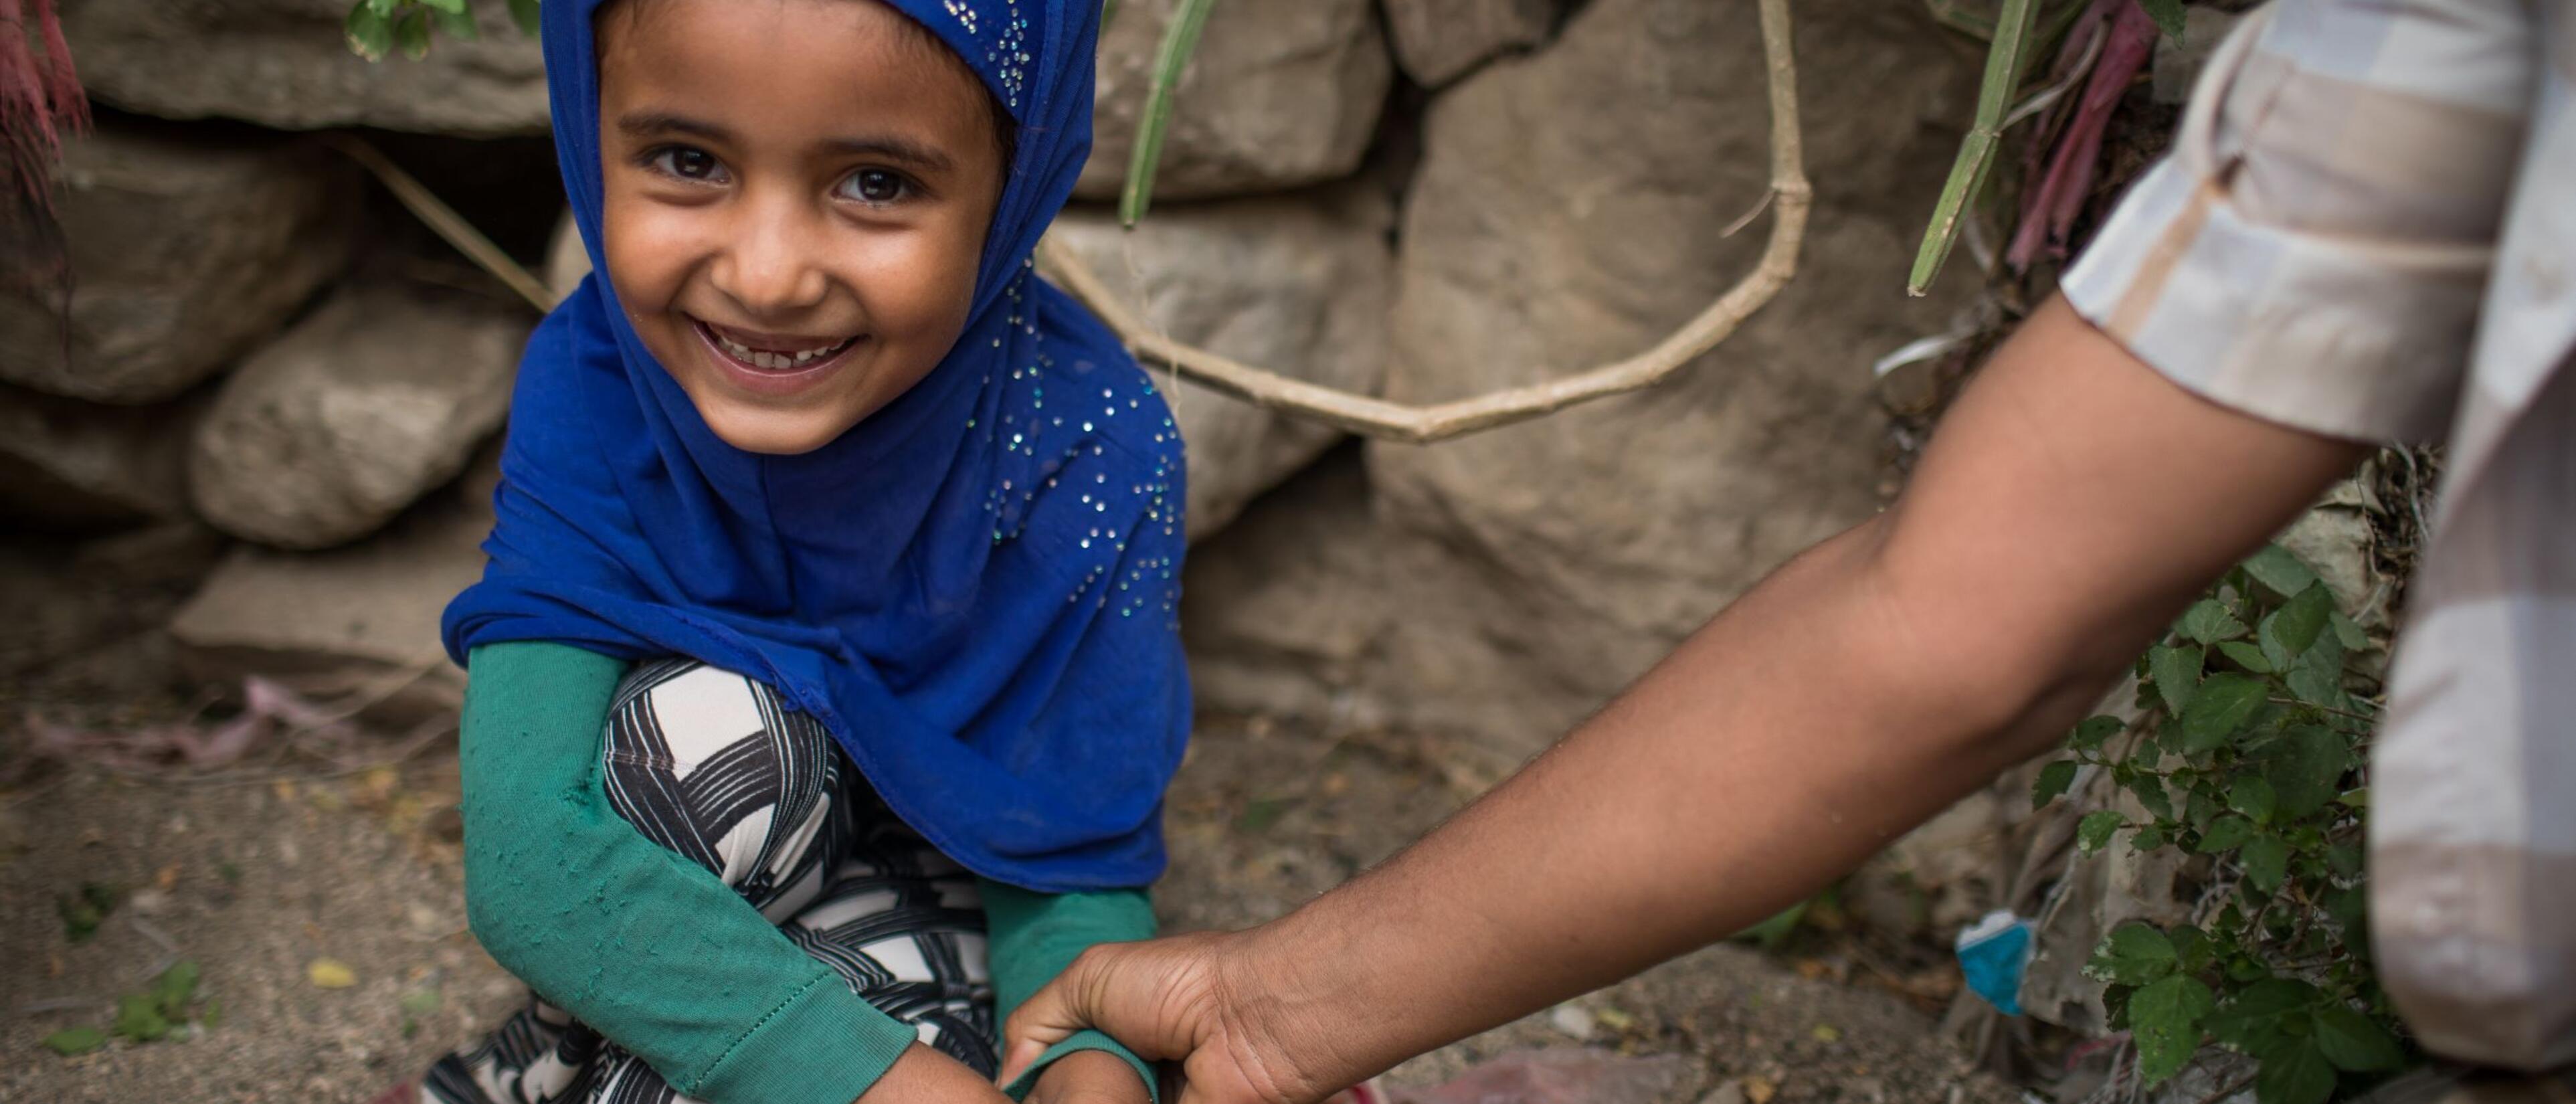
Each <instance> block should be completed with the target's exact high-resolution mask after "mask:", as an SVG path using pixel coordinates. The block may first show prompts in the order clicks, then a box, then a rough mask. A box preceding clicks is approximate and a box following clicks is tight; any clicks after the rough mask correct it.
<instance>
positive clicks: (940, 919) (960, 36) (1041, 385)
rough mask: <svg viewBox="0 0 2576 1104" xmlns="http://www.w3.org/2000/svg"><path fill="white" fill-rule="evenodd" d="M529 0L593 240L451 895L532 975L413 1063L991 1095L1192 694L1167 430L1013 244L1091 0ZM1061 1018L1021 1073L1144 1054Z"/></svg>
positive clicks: (471, 752) (1073, 71)
mask: <svg viewBox="0 0 2576 1104" xmlns="http://www.w3.org/2000/svg"><path fill="white" fill-rule="evenodd" d="M543 11H544V25H545V29H544V42H545V51H546V70H547V79H548V81H549V84H550V87H551V91H552V94H553V101H554V117H555V118H554V121H555V141H556V147H557V151H558V153H559V155H560V157H561V161H562V169H563V177H564V185H565V189H566V191H567V192H568V193H569V194H570V196H571V199H572V205H573V210H574V213H575V215H576V217H577V219H578V221H579V223H580V226H581V231H582V238H583V241H584V242H585V243H586V244H587V246H588V248H589V250H590V256H591V261H592V263H593V267H594V273H595V274H594V275H593V276H592V277H591V278H590V279H589V280H588V281H587V282H586V283H584V284H583V285H582V287H581V288H580V289H579V290H578V291H576V292H575V293H574V294H573V295H572V296H571V297H570V298H569V299H567V300H565V302H564V303H563V305H562V306H561V307H559V308H557V309H556V310H555V312H554V313H553V314H552V315H550V316H548V317H547V319H546V321H545V324H544V325H543V326H541V327H539V329H538V330H537V332H536V334H535V336H534V337H533V338H532V339H531V342H530V345H529V350H528V354H527V358H526V361H525V363H524V365H523V366H522V367H521V369H520V377H519V386H518V393H517V397H516V399H515V406H514V407H513V410H512V415H511V426H510V434H509V444H508V448H507V451H506V452H505V454H504V456H503V460H502V483H501V488H500V490H499V492H498V493H497V495H496V496H495V504H496V506H497V509H498V513H499V521H498V524H497V526H496V527H495V529H494V530H493V533H492V537H491V539H490V540H489V541H488V542H487V543H486V545H485V549H486V551H487V552H488V553H489V554H490V557H491V563H490V566H489V568H488V569H487V571H486V572H485V575H484V579H483V581H482V582H480V583H478V584H477V585H475V586H474V587H473V588H471V589H469V590H467V591H466V592H465V593H464V594H463V595H461V596H459V597H458V598H457V599H456V601H455V603H454V604H453V605H452V606H450V607H449V609H448V612H447V620H446V641H447V647H448V649H449V651H450V653H451V654H453V655H454V656H456V657H457V658H458V659H460V660H461V661H463V662H465V663H466V664H467V665H468V667H469V669H470V671H471V675H472V678H471V686H470V689H469V690H468V693H467V700H466V711H465V720H464V736H463V745H464V747H463V770H464V793H465V798H464V810H465V826H466V887H465V888H466V903H467V906H468V914H469V916H470V917H471V919H472V921H473V925H474V930H475V933H476V934H477V936H479V937H480V938H481V939H482V941H483V943H484V945H485V946H486V947H487V948H488V949H489V950H490V951H491V953H492V955H493V957H494V958H496V959H497V960H499V961H500V962H501V963H502V965H504V966H506V967H508V968H509V969H510V970H511V971H512V972H513V973H516V974H517V975H518V976H519V977H520V978H522V979H523V980H525V981H527V982H528V984H529V985H530V987H531V988H532V989H533V990H534V992H535V999H534V1001H532V1003H531V1006H530V1007H529V1008H528V1009H527V1010H526V1011H524V1012H522V1013H520V1014H519V1015H518V1016H516V1017H515V1018H513V1019H512V1020H511V1021H510V1022H509V1023H508V1024H507V1025H505V1026H504V1027H503V1028H502V1029H501V1030H500V1031H498V1032H497V1033H495V1034H494V1035H493V1036H492V1037H491V1038H490V1039H489V1040H488V1041H487V1042H485V1043H484V1044H483V1045H481V1046H480V1047H477V1048H474V1049H471V1050H468V1051H464V1052H460V1053H458V1054H455V1055H451V1056H450V1057H448V1058H446V1059H444V1060H442V1061H441V1062H439V1063H438V1065H437V1066H436V1067H435V1068H433V1069H432V1070H431V1072H430V1073H429V1075H428V1077H427V1078H426V1079H425V1081H424V1083H423V1084H422V1086H421V1092H420V1095H421V1098H422V1099H423V1100H425V1101H438V1102H446V1104H496V1102H502V1101H517V1102H535V1101H556V1100H587V1101H617V1102H621V1104H623V1102H639V1101H640V1102H658V1101H668V1100H672V1099H675V1098H677V1097H678V1096H679V1095H681V1094H686V1095H688V1096H691V1097H697V1098H702V1099H706V1100H710V1101H714V1102H716V1104H734V1102H741V1104H782V1102H785V1104H806V1102H811V1104H850V1102H851V1101H854V1100H861V1099H865V1100H868V1101H887V1102H894V1101H901V1102H903V1104H915V1102H919V1104H937V1102H940V1101H960V1102H962V1101H967V1100H978V1101H981V1100H998V1097H999V1093H998V1092H997V1090H995V1089H994V1088H993V1087H992V1085H991V1082H990V1081H989V1078H990V1077H991V1076H992V1075H993V1073H994V1069H995V1065H996V1062H995V1038H994V1035H995V1025H996V1023H997V1022H998V1021H999V1018H1000V1016H1002V1015H1005V1014H1007V1011H1008V1009H1009V1008H1010V1006H1011V1005H1013V1004H1014V1003H1016V1002H1017V1001H1018V1000H1019V999H1020V998H1021V997H1024V996H1026V995H1027V994H1028V993H1030V992H1032V991H1033V990H1035V989H1036V988H1037V987H1038V986H1040V985H1042V984H1043V983H1045V982H1046V981H1047V980H1049V979H1051V978H1052V977H1053V976H1054V975H1055V974H1056V973H1057V972H1059V971H1060V970H1061V969H1062V968H1063V967H1064V965H1065V964H1066V963H1068V962H1069V961H1070V960H1071V958H1072V957H1073V955H1074V954H1076V953H1077V952H1079V951H1080V950H1081V949H1082V948H1083V947H1085V946H1088V945H1090V944H1092V943H1095V942H1101V941H1107V940H1121V939H1134V938H1141V937H1143V936H1146V935H1149V934H1151V930H1152V916H1151V912H1150V909H1149V908H1148V907H1147V905H1146V902H1145V899H1144V896H1143V894H1142V893H1141V892H1140V890H1139V887H1142V886H1144V885H1146V884H1147V883H1149V882H1151V881H1152V880H1153V879H1154V878H1155V877H1156V876H1157V875H1158V874H1159V873H1160V871H1161V869H1162V865H1163V846H1162V839H1161V834H1160V823H1159V817H1160V810H1161V800H1162V793H1163V789H1164V785H1165V783H1166V782H1167V781H1168V780H1169V779H1170V776H1171V773H1172V771H1173V769H1174V768H1175V767H1176V766H1177V765H1178V763H1179V760H1180V752H1181V745H1182V741H1183V739H1184V737H1185V735H1186V733H1187V729H1188V724H1189V691H1188V684H1187V679H1186V676H1185V674H1184V672H1183V668H1182V662H1181V653H1180V648H1179V642H1178V638H1177V622H1176V619H1175V613H1174V608H1173V603H1174V601H1175V588H1176V586H1177V583H1176V579H1177V578H1178V573H1179V566H1180V558H1181V549H1182V538H1181V522H1180V518H1179V509H1180V504H1181V501H1182V476H1181V462H1180V455H1181V450H1180V440H1179V438H1178V436H1177V434H1176V433H1175V431H1174V429H1173V426H1172V421H1171V419H1170V417H1169V415H1168V413H1167V411H1166V410H1165V408H1164V406H1163V403H1162V400H1161V399H1160V398H1159V397H1158V396H1157V395H1156V394H1155V392H1154V389H1153V388H1152V387H1151V386H1150V385H1149V384H1148V382H1147V380H1146V377H1145V376H1144V375H1143V373H1142V372H1141V371H1140V370H1139V369H1138V368H1137V366H1136V365H1135V363H1134V362H1133V361H1132V360H1131V359H1130V358H1129V357H1128V356H1127V355H1126V354H1125V353H1124V352H1123V351H1121V349H1120V348H1119V347H1118V345H1117V343H1116V342H1115V341H1114V340H1113V339H1112V338H1111V336H1110V335H1109V334H1108V333H1107V332H1106V331H1105V330H1104V328H1103V327H1101V326H1100V324H1099V323H1098V322H1097V321H1096V320H1094V319H1092V318H1091V317H1090V316H1088V315H1087V314H1086V313H1084V312H1083V311H1082V310H1081V308H1079V307H1078V306H1076V305H1075V304H1074V303H1073V302H1072V301H1071V300H1070V299H1068V298H1067V297H1065V296H1064V295H1063V294H1062V293H1060V292H1058V291H1056V290H1055V289H1054V288H1051V287H1049V286H1047V285H1046V284H1045V283H1043V282H1041V281H1039V280H1038V279H1036V278H1035V277H1034V276H1033V275H1032V274H1031V273H1030V272H1029V262H1028V258H1029V255H1030V251H1031V249H1032V248H1033V247H1034V245H1035V244H1036V241H1037V238H1038V236H1039V234H1040V233H1041V232H1042V231H1043V230H1044V229H1045V228H1046V225H1047V222H1048V221H1049V220H1050V219H1051V218H1052V217H1053V216H1054V215H1055V213H1056V211H1057V209H1058V208H1059V207H1060V206H1062V204H1063V203H1064V200H1065V197H1066V196H1067V195H1068V194H1069V193H1070V192H1071V190H1072V188H1073V181H1074V177H1075V174H1076V173H1077V172H1078V171H1079V170H1080V168H1081V166H1082V162H1083V158H1084V156H1085V154H1086V152H1087V151H1088V149H1089V145H1090V133H1091V99H1092V79H1091V73H1092V51H1093V46H1094V39H1095V37H1096V36H1097V33H1098V25H1097V24H1098V19H1099V13H1100V4H1099V0H763V2H760V3H747V2H744V0H547V3H546V4H545V5H544V9H543ZM988 931H989V938H988V936H987V932H988ZM997 1005H998V1007H997ZM1050 1057H1052V1058H1058V1059H1060V1060H1056V1061H1051V1062H1048V1063H1044V1064H1042V1065H1041V1066H1039V1067H1038V1068H1037V1069H1036V1070H1035V1071H1034V1072H1033V1075H1032V1076H1030V1077H1025V1078H1023V1079H1022V1083H1021V1084H1019V1085H1016V1086H1014V1087H1013V1095H1014V1096H1018V1095H1021V1094H1025V1093H1030V1092H1034V1093H1035V1095H1036V1096H1037V1097H1038V1098H1040V1099H1047V1100H1056V1101H1071V1100H1076V1099H1080V1100H1084V1101H1091V1102H1097V1104H1142V1102H1144V1101H1146V1100H1147V1099H1148V1098H1149V1093H1150V1086H1149V1084H1148V1079H1147V1078H1146V1077H1144V1076H1143V1074H1144V1072H1145V1068H1144V1067H1143V1066H1142V1065H1141V1064H1138V1063H1137V1062H1136V1061H1135V1059H1134V1058H1133V1056H1132V1055H1128V1054H1126V1053H1125V1052H1124V1051H1122V1050H1119V1049H1118V1048H1117V1047H1116V1045H1115V1044H1114V1043H1112V1042H1110V1041H1109V1040H1107V1039H1105V1038H1103V1037H1100V1036H1097V1035H1094V1036H1089V1037H1087V1038H1086V1039H1084V1040H1082V1041H1081V1044H1080V1045H1079V1046H1074V1047H1069V1048H1068V1047H1059V1048H1058V1053H1054V1054H1051V1055H1050Z"/></svg>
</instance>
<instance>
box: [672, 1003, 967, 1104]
mask: <svg viewBox="0 0 2576 1104" xmlns="http://www.w3.org/2000/svg"><path fill="white" fill-rule="evenodd" d="M848 996H849V988H848V986H846V985H845V984H843V983H842V981H841V977H840V975H838V974H835V973H829V972H826V973H825V974H824V975H823V976H821V977H818V978H815V979H814V981H813V983H812V984H809V985H807V986H806V987H805V988H804V989H802V990H800V991H798V992H797V994H796V995H795V996H793V997H790V998H789V999H788V1001H787V1003H785V1004H782V1005H779V1006H778V1009H777V1010H776V1011H774V1012H771V1013H770V1014H769V1015H768V1016H767V1017H766V1018H764V1019H762V1020H761V1021H760V1022H759V1023H758V1024H755V1025H753V1027H752V1029H751V1030H750V1031H749V1032H747V1033H745V1034H744V1035H743V1037H742V1038H741V1039H740V1040H738V1041H736V1042H735V1043H734V1045H733V1049H731V1050H729V1051H726V1052H725V1055H724V1056H723V1057H721V1058H718V1059H716V1063H715V1065H714V1066H712V1067H710V1068H709V1069H708V1070H707V1073H706V1076H705V1077H703V1078H701V1079H700V1080H699V1082H698V1084H697V1085H696V1086H694V1087H692V1088H691V1089H690V1090H689V1095H691V1096H694V1097H698V1098H700V1099H703V1100H757V1101H761V1102H763V1104H850V1102H851V1101H854V1100H857V1099H858V1098H859V1096H860V1094H862V1093H865V1092H867V1091H868V1088H869V1087H870V1086H872V1085H875V1084H876V1083H877V1079H878V1078H880V1077H883V1076H885V1073H886V1071H887V1070H889V1069H892V1068H894V1063H895V1059H897V1058H901V1057H903V1052H904V1049H905V1048H907V1047H910V1046H911V1045H912V1044H913V1043H914V1042H915V1041H916V1040H917V1039H918V1038H919V1035H918V1034H917V1033H916V1032H915V1031H914V1030H913V1029H912V1027H910V1026H909V1025H907V1024H905V1023H903V1022H902V1021H900V1020H897V1019H895V1018H894V1017H892V1016H888V1015H886V1014H885V1013H883V1012H879V1011H877V1010H876V1008H875V1007H873V1006H871V1005H869V1004H866V1003H864V1002H859V1001H851V1000H847V999H844V998H847V997H848ZM826 1055H828V1056H829V1058H828V1059H826V1060H819V1061H818V1060H817V1059H818V1058H819V1057H821V1056H826Z"/></svg>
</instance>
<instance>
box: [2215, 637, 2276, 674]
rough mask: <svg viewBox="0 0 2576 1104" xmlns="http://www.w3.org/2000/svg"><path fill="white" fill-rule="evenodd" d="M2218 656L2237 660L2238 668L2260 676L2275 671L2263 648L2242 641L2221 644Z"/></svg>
mask: <svg viewBox="0 0 2576 1104" xmlns="http://www.w3.org/2000/svg"><path fill="white" fill-rule="evenodd" d="M2218 654H2220V655H2223V656H2226V657H2227V658H2229V659H2232V660H2235V661H2236V665H2237V666H2239V667H2242V668H2245V669H2246V670H2248V671H2252V672H2254V673H2255V674H2258V675H2268V674H2271V673H2272V670H2273V668H2272V661H2271V660H2270V659H2269V658H2267V657H2265V656H2264V654H2263V649H2262V648H2260V647H2257V646H2255V645H2252V644H2248V643H2246V642H2244V641H2242V640H2229V641H2223V642H2221V643H2220V644H2219V645H2218Z"/></svg>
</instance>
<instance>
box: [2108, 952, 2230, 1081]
mask: <svg viewBox="0 0 2576 1104" xmlns="http://www.w3.org/2000/svg"><path fill="white" fill-rule="evenodd" d="M2217 1006H2218V1001H2217V998H2215V997H2213V996H2212V995H2211V994H2210V992H2209V986H2207V985H2204V984H2202V983H2201V981H2200V979H2199V978H2195V977H2193V976H2191V975H2189V974H2174V975H2172V976H2170V977H2167V978H2165V979H2164V980H2162V981H2158V982H2155V983H2153V984H2150V985H2148V986H2146V987H2145V988H2143V989H2140V990H2138V991H2137V994H2136V995H2134V996H2131V997H2130V998H2129V1031H2130V1038H2131V1039H2132V1040H2133V1041H2135V1042H2136V1043H2137V1044H2138V1074H2139V1076H2141V1077H2143V1078H2145V1079H2146V1083H2147V1084H2150V1085H2153V1084H2156V1083H2157V1082H2160V1081H2163V1080H2164V1079H2165V1078H2168V1077H2171V1076H2173V1075H2174V1074H2175V1073H2177V1072H2180V1071H2181V1069H2182V1067H2183V1063H2185V1062H2188V1061H2190V1060H2191V1055H2192V1052H2193V1051H2196V1050H2199V1049H2200V1021H2201V1017H2203V1016H2207V1015H2209V1014H2210V1012H2211V1011H2213V1010H2215V1009H2216V1008H2217Z"/></svg>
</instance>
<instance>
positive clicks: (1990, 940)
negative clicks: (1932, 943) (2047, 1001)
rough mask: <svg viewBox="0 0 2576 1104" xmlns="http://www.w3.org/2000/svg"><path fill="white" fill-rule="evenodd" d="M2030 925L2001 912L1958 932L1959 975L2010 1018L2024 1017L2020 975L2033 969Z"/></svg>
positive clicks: (2004, 911) (1971, 988)
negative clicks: (1964, 977) (2031, 966)
mask: <svg viewBox="0 0 2576 1104" xmlns="http://www.w3.org/2000/svg"><path fill="white" fill-rule="evenodd" d="M2031 931H2032V929H2031V923H2030V921H2029V920H2026V919H2023V918H2022V917H2019V916H2015V915H2013V914H2012V913H2011V911H2009V910H2002V909H1998V910H1996V911H1994V912H1990V913H1987V914H1986V918H1985V919H1983V920H1979V921H1977V922H1976V923H1975V924H1973V925H1970V926H1969V927H1967V928H1965V929H1963V930H1961V931H1960V932H1959V972H1960V973H1962V974H1965V975H1967V980H1968V988H1969V989H1970V990H1971V991H1973V992H1975V993H1976V994H1977V995H1978V996H1980V997H1984V998H1985V999H1986V1003H1988V1004H1991V1005H1994V1006H1995V1007H1996V1008H1999V1009H2002V1010H2003V1013H2004V1014H2005V1015H2007V1016H2018V1015H2021V975H2022V972H2023V971H2024V970H2026V969H2028V968H2029V966H2030V952H2031Z"/></svg>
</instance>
